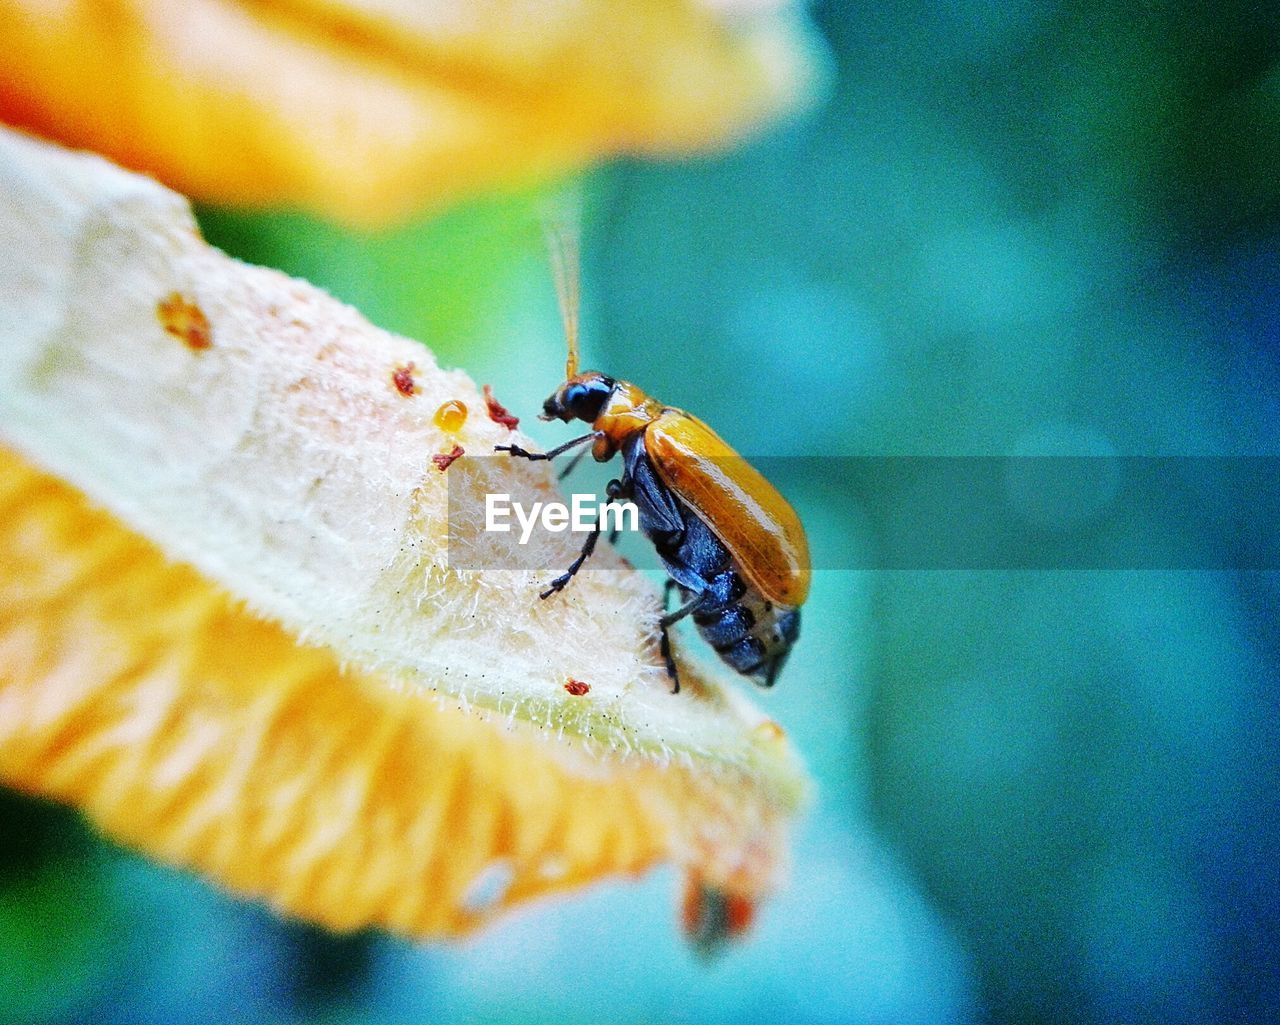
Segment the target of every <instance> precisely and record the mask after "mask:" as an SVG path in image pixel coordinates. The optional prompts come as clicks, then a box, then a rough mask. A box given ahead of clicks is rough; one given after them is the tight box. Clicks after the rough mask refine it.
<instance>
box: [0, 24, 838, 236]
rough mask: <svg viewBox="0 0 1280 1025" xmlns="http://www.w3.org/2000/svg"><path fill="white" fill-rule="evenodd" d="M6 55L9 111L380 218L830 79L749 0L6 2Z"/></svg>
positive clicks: (685, 146) (290, 198)
mask: <svg viewBox="0 0 1280 1025" xmlns="http://www.w3.org/2000/svg"><path fill="white" fill-rule="evenodd" d="M0 52H3V55H4V57H3V64H4V66H3V69H0V120H4V121H8V122H9V123H11V124H16V125H19V126H22V127H26V128H29V129H31V130H33V131H35V132H38V133H41V134H44V135H46V136H48V137H51V138H54V139H58V140H60V141H63V142H65V143H68V144H70V145H74V146H80V147H85V148H88V149H93V150H96V151H97V152H99V153H103V154H105V155H107V156H109V157H111V158H112V159H113V160H115V161H117V162H118V163H121V164H123V165H124V166H126V167H130V168H132V169H134V170H138V171H143V172H146V173H148V174H151V175H153V176H155V177H157V178H159V179H160V180H161V181H163V182H165V183H166V184H168V185H170V186H172V187H173V188H176V189H178V190H179V191H181V192H183V193H185V194H187V195H189V196H191V197H193V198H195V199H199V200H202V201H208V202H213V203H223V204H232V205H240V206H253V207H266V206H283V207H297V208H305V209H310V210H313V211H317V212H320V213H322V214H324V215H327V216H329V217H332V218H335V219H338V220H341V221H346V222H349V223H355V224H364V225H375V224H382V223H386V222H389V221H391V220H394V219H397V218H402V217H405V216H407V215H410V214H412V213H414V212H415V211H418V210H420V209H422V208H424V207H429V206H433V205H438V204H440V203H443V202H446V201H448V200H450V199H452V198H455V197H457V196H458V195H460V194H463V193H466V192H471V191H476V190H479V189H482V188H485V187H488V186H492V185H494V184H495V183H500V182H505V183H519V182H521V181H523V180H528V179H530V178H533V177H537V176H544V175H548V174H553V173H557V172H563V171H565V170H568V169H571V168H574V167H577V166H580V165H582V164H585V163H588V162H591V161H593V160H597V159H600V158H602V157H605V156H609V155H613V154H619V153H634V154H678V153H688V152H694V151H698V150H705V149H709V148H714V147H717V146H721V145H724V144H726V143H729V142H732V141H733V140H735V139H737V138H739V137H741V136H742V135H743V134H745V133H746V132H748V131H750V130H751V129H753V128H755V127H756V126H758V125H760V124H762V123H764V122H765V121H767V120H769V119H770V118H773V117H775V116H777V115H778V114H780V113H782V112H784V111H786V110H788V109H791V108H793V107H795V106H796V105H797V103H799V102H800V101H801V100H802V99H803V98H804V96H805V95H806V94H807V93H808V92H809V90H810V86H811V84H812V77H813V74H812V67H813V65H812V61H811V54H810V51H809V48H808V45H807V42H806V37H805V35H804V32H803V28H802V26H801V25H800V23H799V22H798V20H797V19H796V17H795V14H794V12H793V11H792V10H790V9H789V7H788V6H787V5H780V4H763V5H762V4H760V3H746V2H734V0H723V2H720V3H714V4H713V3H711V2H709V0H647V2H637V3H614V2H608V0H498V2H493V3H481V4H470V3H452V2H449V3H439V2H431V0H426V2H421V3H417V2H393V0H350V2H345V3H339V2H326V0H291V2H290V0H282V2H279V3H261V2H248V0H65V2H57V0H54V2H50V0H0Z"/></svg>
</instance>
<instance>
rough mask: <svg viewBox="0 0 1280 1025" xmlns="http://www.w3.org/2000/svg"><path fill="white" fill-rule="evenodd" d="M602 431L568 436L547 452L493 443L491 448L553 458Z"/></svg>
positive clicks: (531, 456)
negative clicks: (527, 450) (562, 442)
mask: <svg viewBox="0 0 1280 1025" xmlns="http://www.w3.org/2000/svg"><path fill="white" fill-rule="evenodd" d="M603 433H604V432H603V431H589V432H587V433H586V434H584V435H582V436H581V437H578V438H570V439H569V440H568V441H566V442H565V443H564V444H563V445H557V446H556V447H555V448H553V449H551V450H550V451H549V452H526V451H525V450H524V449H522V448H521V447H520V446H519V445H494V446H493V450H494V451H495V452H510V453H511V454H512V455H513V456H519V457H520V458H521V459H554V458H555V457H556V456H558V455H561V454H562V453H564V452H568V451H569V449H571V448H574V447H575V446H577V445H583V444H585V443H586V442H588V441H595V440H596V438H598V437H600V436H601V435H602V434H603Z"/></svg>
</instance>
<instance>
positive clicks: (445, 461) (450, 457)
mask: <svg viewBox="0 0 1280 1025" xmlns="http://www.w3.org/2000/svg"><path fill="white" fill-rule="evenodd" d="M463 451H464V449H463V448H462V446H461V445H454V446H453V451H451V452H442V453H440V455H438V456H432V457H431V461H432V462H433V463H435V464H436V469H437V470H439V471H440V472H441V473H443V472H444V471H445V470H447V469H449V467H451V466H452V465H453V461H454V460H455V459H457V458H458V456H460V455H462V453H463Z"/></svg>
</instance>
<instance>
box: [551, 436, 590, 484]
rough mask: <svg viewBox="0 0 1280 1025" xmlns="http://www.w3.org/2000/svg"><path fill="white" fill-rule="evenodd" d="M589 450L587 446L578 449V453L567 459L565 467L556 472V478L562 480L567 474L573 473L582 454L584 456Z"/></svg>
mask: <svg viewBox="0 0 1280 1025" xmlns="http://www.w3.org/2000/svg"><path fill="white" fill-rule="evenodd" d="M588 437H590V435H588ZM590 451H591V450H590V449H589V448H584V449H580V450H579V451H578V453H577V454H576V455H575V456H574V457H573V458H572V459H570V460H569V462H568V464H567V465H566V466H565V468H564V469H563V470H561V471H560V472H559V473H558V474H556V480H564V479H565V478H566V477H567V476H569V474H571V473H573V471H574V470H576V469H577V468H578V464H579V463H580V462H582V458H583V456H585V455H586V454H587V453H588V452H590Z"/></svg>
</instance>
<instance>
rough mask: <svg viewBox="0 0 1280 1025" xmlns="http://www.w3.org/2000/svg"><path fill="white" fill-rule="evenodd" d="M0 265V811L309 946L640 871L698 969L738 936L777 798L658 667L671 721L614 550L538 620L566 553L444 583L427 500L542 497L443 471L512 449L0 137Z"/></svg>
mask: <svg viewBox="0 0 1280 1025" xmlns="http://www.w3.org/2000/svg"><path fill="white" fill-rule="evenodd" d="M0 242H2V243H3V244H0V281H2V282H3V283H4V287H3V289H0V443H3V444H4V445H6V446H8V448H0V781H3V782H5V783H7V784H8V785H11V786H14V787H17V788H20V789H22V790H25V791H29V792H32V793H37V794H41V795H45V796H48V797H52V798H55V799H58V800H63V801H68V802H71V803H73V804H75V805H76V806H78V807H80V808H82V809H83V810H84V812H85V813H86V814H87V815H88V816H89V817H90V818H91V819H92V820H94V821H95V822H96V823H98V824H99V825H100V826H101V827H102V828H103V829H105V830H106V831H108V832H109V833H111V834H112V835H115V836H117V837H120V838H121V839H123V840H125V841H126V842H128V843H130V844H133V845H136V846H137V847H139V848H141V849H142V850H144V851H147V852H149V853H151V854H152V855H154V856H156V857H158V858H160V859H163V860H165V861H168V862H171V863H175V864H179V865H184V866H189V867H191V868H194V869H197V870H199V871H201V872H203V873H205V874H207V875H208V876H210V877H211V878H213V879H214V880H217V881H219V882H221V883H223V884H225V885H227V886H229V887H231V888H233V889H234V890H236V891H237V892H240V893H245V894H250V895H254V896H258V897H260V898H262V899H264V900H267V901H268V902H270V903H272V904H273V905H275V906H277V907H280V908H282V909H284V910H287V911H289V912H291V913H295V914H299V915H303V916H306V917H307V918H309V919H312V920H314V921H317V922H321V923H323V924H326V925H328V926H330V927H333V928H344V929H346V928H358V927H362V926H367V925H379V926H383V927H386V928H391V929H395V930H398V931H401V932H404V933H406V934H409V935H413V936H420V937H421V936H442V935H453V934H456V933H459V932H463V931H465V930H467V929H469V928H472V927H474V926H476V925H478V924H480V923H482V922H484V921H486V920H488V918H489V917H490V916H492V915H493V914H494V913H496V912H497V911H500V910H502V909H505V908H507V907H510V906H512V905H513V904H516V903H518V902H520V901H522V900H526V899H528V898H530V897H534V896H537V895H539V894H543V893H547V892H550V891H553V890H558V889H563V888H566V887H572V886H580V885H582V884H584V883H587V882H589V881H592V880H595V879H599V878H602V877H605V876H609V875H614V874H618V873H634V872H638V871H641V870H643V869H644V868H646V867H648V866H650V865H652V864H654V863H656V862H658V861H663V860H671V861H674V862H675V863H676V864H678V865H680V866H681V867H682V868H683V869H684V871H685V875H686V879H687V887H688V891H689V896H688V899H687V900H686V902H685V904H684V918H685V921H686V923H687V926H688V928H689V929H690V931H691V933H692V934H693V935H694V937H695V939H696V940H697V941H698V942H700V943H702V944H704V945H714V944H715V943H717V942H718V941H720V940H722V939H723V938H725V937H726V936H727V935H732V934H733V933H735V932H737V931H739V930H741V929H743V928H745V927H746V925H747V923H748V922H749V921H750V920H751V917H752V916H751V910H752V908H753V907H754V906H755V904H756V903H757V902H758V901H759V900H760V899H761V898H763V897H764V896H765V895H767V894H768V892H769V891H770V890H771V889H772V888H773V887H774V886H775V885H776V884H777V881H778V877H779V873H780V869H781V867H782V865H783V862H784V861H785V856H784V855H785V847H786V838H787V825H788V822H789V821H790V819H791V818H792V817H793V816H794V814H795V813H796V812H797V810H798V808H799V807H800V805H801V804H802V802H803V795H804V791H805V788H806V778H805V774H804V771H803V769H802V767H801V766H800V765H799V763H798V761H797V759H796V758H795V756H794V754H793V752H792V751H791V749H790V746H789V744H788V743H787V741H786V739H785V736H784V735H783V733H782V731H781V729H780V728H779V727H778V726H777V725H776V724H774V723H772V722H770V721H769V720H767V719H766V718H765V717H764V716H762V715H761V714H760V713H759V712H758V711H757V710H755V709H754V708H753V707H751V705H750V704H749V703H748V702H747V701H746V700H745V699H744V698H743V697H742V696H741V694H740V692H739V691H738V689H737V688H738V684H737V683H736V682H730V681H728V680H727V679H726V674H725V672H724V671H722V670H720V669H714V670H708V669H706V668H704V667H702V666H701V665H700V664H698V663H697V662H694V661H692V660H691V659H690V658H689V656H688V654H687V653H686V652H685V651H684V650H683V649H682V648H681V646H680V645H678V644H677V646H676V652H675V654H676V658H677V660H678V662H679V663H680V666H681V668H680V674H681V679H682V681H683V682H684V685H685V686H684V688H683V690H682V691H681V693H680V694H678V695H673V694H671V693H670V691H669V681H668V679H667V677H666V673H665V669H664V667H663V663H662V659H661V657H660V656H659V654H658V651H657V643H656V625H657V619H658V615H659V612H660V609H659V603H658V601H657V596H656V594H655V591H654V588H653V587H652V586H651V584H650V583H649V582H648V581H646V580H645V579H644V578H643V577H641V576H640V575H639V574H638V573H636V572H635V571H634V570H632V569H630V568H629V567H627V566H625V564H624V563H623V562H622V560H621V559H620V558H619V557H618V556H617V555H615V554H614V553H612V551H610V550H605V551H601V552H598V553H597V555H596V556H595V562H596V564H597V565H598V566H599V567H601V568H600V569H598V570H597V571H596V572H592V573H589V574H583V575H581V576H580V577H578V578H577V579H575V581H574V588H573V592H572V595H566V596H565V597H566V600H563V601H554V602H541V601H539V600H538V599H537V593H538V591H539V590H540V589H541V587H543V586H544V585H545V578H546V573H547V567H558V566H562V565H565V564H567V562H568V560H569V559H570V558H571V557H572V554H573V550H574V549H576V547H577V546H576V544H575V543H574V541H573V539H572V537H563V538H560V539H559V540H558V541H555V542H552V541H548V542H546V544H544V545H542V546H541V547H537V546H533V545H531V546H529V547H530V549H531V551H529V552H527V553H526V556H525V557H526V559H528V560H529V563H530V565H532V566H533V567H534V568H532V569H525V570H518V569H512V570H505V571H502V572H485V573H466V572H463V571H460V570H456V569H453V568H451V567H450V565H449V559H448V552H449V550H450V546H451V545H463V546H465V545H467V544H470V543H473V542H474V541H475V539H476V538H477V537H478V534H479V531H480V530H481V524H480V523H479V522H477V521H474V520H469V519H467V518H466V517H465V516H464V517H459V516H458V515H456V514H455V515H454V516H453V518H452V520H450V517H449V512H448V510H449V502H448V494H449V490H450V489H453V488H460V489H465V490H468V491H470V492H471V493H472V494H473V498H474V499H475V500H473V501H471V502H469V503H464V506H465V507H469V508H474V509H476V510H479V509H482V508H483V501H482V500H480V499H479V498H478V496H480V495H482V494H483V493H486V492H491V491H503V492H508V493H511V494H512V495H513V497H514V498H515V499H516V500H518V501H525V502H527V501H530V500H533V499H534V498H536V497H537V496H542V497H545V496H546V495H547V494H548V493H549V492H551V491H553V490H554V487H555V484H554V479H553V475H552V473H551V471H550V470H549V469H548V468H547V467H546V465H545V464H533V465H530V464H526V463H524V462H523V461H514V460H512V461H501V462H498V461H494V460H477V459H475V458H474V457H473V456H469V455H468V453H484V452H492V451H493V448H494V445H495V444H497V443H503V442H509V441H510V440H512V439H513V438H514V439H515V440H517V441H518V442H519V443H521V444H527V443H528V441H527V439H525V438H524V436H523V435H522V434H520V433H519V432H518V431H517V430H516V429H515V425H514V423H512V422H511V421H512V420H513V419H514V418H512V417H510V416H506V417H503V416H498V415H496V414H495V412H494V408H493V404H491V402H490V401H488V400H490V396H489V395H487V394H482V393H481V390H480V389H478V388H477V387H476V385H475V384H474V383H473V382H472V381H470V380H469V379H468V378H467V377H466V375H465V374H462V373H461V372H458V371H445V370H442V369H441V368H440V367H439V366H438V365H436V363H435V361H434V359H433V358H432V355H431V353H430V352H429V351H428V350H427V349H426V348H424V347H423V346H421V345H419V344H417V343H414V342H410V341H408V340H406V339H403V338H398V337H395V336H393V335H390V334H387V333H386V332H383V331H379V330H378V329H376V328H374V327H372V326H371V325H369V324H368V323H367V322H366V321H364V320H363V319H362V318H361V317H360V316H359V315H358V314H357V313H356V312H355V311H353V310H351V309H350V308H349V307H346V306H343V305H342V304H341V303H338V302H336V301H335V300H333V299H332V298H330V297H329V296H327V295H325V294H323V293H321V292H319V291H318V290H317V289H315V288H312V287H311V286H309V285H307V284H305V283H304V282H300V281H296V280H293V279H290V278H287V277H285V276H284V275H281V274H279V273H276V272H274V271H269V270H265V269H262V268H256V267H250V266H247V265H245V264H242V263H239V262H237V261H234V260H231V259H229V258H228V257H226V256H224V255H223V254H222V253H219V252H218V251H217V250H214V249H213V248H211V247H210V246H208V245H206V244H205V243H204V242H203V240H202V239H201V238H200V236H199V232H198V231H197V229H196V226H195V223H194V221H193V220H192V217H191V214H190V210H189V208H188V206H187V204H186V203H185V201H184V200H183V199H182V198H181V197H179V196H177V195H175V194H173V193H171V192H168V191H167V190H165V189H163V188H161V187H159V186H158V185H156V184H155V183H153V182H150V181H149V180H146V179H143V178H140V177H138V176H135V175H131V174H128V173H125V172H123V171H120V170H119V169H117V168H114V167H112V166H111V165H110V164H108V163H107V162H105V161H103V160H101V159H99V158H97V157H94V156H91V155H85V154H71V153H67V152H66V151H63V150H61V149H58V148H57V147H53V146H50V145H47V144H44V143H40V142H36V141H33V140H31V139H29V138H26V137H23V136H20V135H18V134H16V133H13V132H9V131H6V130H0ZM485 410H488V415H485V412H484V411H485ZM441 457H446V458H447V465H444V466H442V465H440V462H437V460H440V459H441ZM55 475H56V476H55ZM521 496H523V497H521ZM475 515H476V516H477V517H478V516H479V515H480V514H479V513H478V512H477V513H476V514H475ZM535 548H536V550H532V549H535ZM574 684H577V685H576V686H575V685H574Z"/></svg>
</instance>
